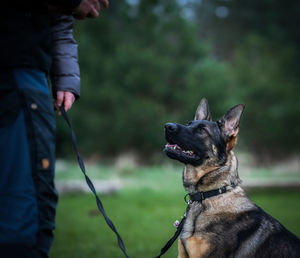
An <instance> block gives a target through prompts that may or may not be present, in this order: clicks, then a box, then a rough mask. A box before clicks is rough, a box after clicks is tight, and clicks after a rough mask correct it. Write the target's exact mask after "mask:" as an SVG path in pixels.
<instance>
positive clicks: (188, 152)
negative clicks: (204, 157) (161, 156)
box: [165, 143, 197, 158]
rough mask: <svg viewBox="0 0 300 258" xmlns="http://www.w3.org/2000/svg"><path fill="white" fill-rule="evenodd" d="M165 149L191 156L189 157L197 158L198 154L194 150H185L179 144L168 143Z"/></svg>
mask: <svg viewBox="0 0 300 258" xmlns="http://www.w3.org/2000/svg"><path fill="white" fill-rule="evenodd" d="M165 151H168V152H173V153H176V154H178V155H184V156H186V157H189V158H196V157H197V155H196V154H195V153H194V152H193V151H192V150H183V149H182V148H181V147H180V146H178V145H177V144H170V143H167V144H166V146H165Z"/></svg>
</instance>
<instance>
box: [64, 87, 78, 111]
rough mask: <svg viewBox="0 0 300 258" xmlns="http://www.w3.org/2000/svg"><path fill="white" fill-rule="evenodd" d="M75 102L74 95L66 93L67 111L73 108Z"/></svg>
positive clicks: (65, 103)
mask: <svg viewBox="0 0 300 258" xmlns="http://www.w3.org/2000/svg"><path fill="white" fill-rule="evenodd" d="M74 101H75V96H74V94H73V93H72V92H65V101H64V107H65V110H66V111H67V110H69V109H70V108H71V107H72V105H73V103H74Z"/></svg>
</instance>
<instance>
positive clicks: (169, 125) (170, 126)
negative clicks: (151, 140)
mask: <svg viewBox="0 0 300 258" xmlns="http://www.w3.org/2000/svg"><path fill="white" fill-rule="evenodd" d="M165 130H166V131H168V132H169V133H173V132H175V131H176V130H177V124H174V123H166V124H165Z"/></svg>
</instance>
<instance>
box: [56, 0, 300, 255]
mask: <svg viewBox="0 0 300 258" xmlns="http://www.w3.org/2000/svg"><path fill="white" fill-rule="evenodd" d="M299 10H300V2H299V1H295V0H285V1H283V0H274V1H270V0H243V1H238V0H163V1H158V0H126V1H110V7H109V9H107V10H103V11H102V13H101V14H100V16H99V17H98V19H96V20H86V21H83V22H82V21H79V22H76V24H75V30H74V35H75V38H76V40H77V42H78V44H79V63H80V67H81V79H82V88H81V98H80V99H79V100H78V101H77V103H76V104H75V105H74V107H73V108H72V110H71V111H70V112H69V115H70V118H71V121H72V124H73V128H74V129H75V131H76V134H77V138H78V143H79V148H80V152H81V153H82V155H83V156H84V159H85V161H86V163H87V165H88V174H89V175H90V176H91V177H92V178H93V180H95V181H96V183H98V184H99V192H100V193H102V194H103V195H104V196H103V198H104V204H105V205H106V206H107V209H108V210H109V212H108V213H109V214H110V216H112V217H113V220H114V221H116V224H117V225H116V226H117V228H120V229H121V230H120V231H121V232H120V233H121V235H124V240H125V245H126V244H127V245H128V252H129V254H130V255H132V257H153V256H155V255H157V254H158V253H159V250H160V248H161V247H162V246H163V245H164V244H165V242H166V241H167V240H168V239H169V238H170V237H171V235H172V234H173V232H174V229H173V228H172V224H173V221H174V220H175V219H179V218H180V216H182V214H183V213H184V210H185V203H184V202H183V199H182V198H183V196H184V190H183V187H182V185H181V171H182V165H181V164H177V163H176V162H175V161H171V160H169V159H168V158H167V157H166V156H165V155H164V153H163V152H162V150H163V148H164V145H165V139H164V133H163V128H164V124H165V123H166V122H178V123H184V124H185V123H187V122H188V121H190V120H191V119H193V117H194V112H195V110H196V107H197V106H198V104H199V102H200V100H201V98H202V97H206V98H207V99H208V102H209V104H210V108H211V112H212V116H213V119H214V120H217V119H219V118H221V117H222V116H223V114H224V113H225V112H226V111H227V110H228V109H229V108H231V107H232V106H234V105H236V104H240V103H244V104H245V105H246V109H245V112H244V115H243V118H242V121H241V129H240V134H239V142H238V146H237V148H236V151H235V152H236V154H237V157H238V159H239V160H240V175H241V178H242V179H243V181H244V186H245V187H246V189H247V193H248V194H249V196H250V197H251V199H253V200H254V201H255V202H257V203H258V204H259V205H260V206H261V207H262V208H263V209H265V210H266V211H267V212H269V213H271V215H272V216H274V217H276V218H278V219H279V220H280V221H281V222H282V223H283V224H284V225H285V226H286V227H287V228H288V229H289V230H291V231H293V232H294V233H295V234H297V235H298V236H300V222H299V221H300V202H299V198H300V193H299V188H300V156H299V151H300V120H299V118H300V101H299V95H300V85H299V84H300V62H299V58H300V30H299V24H300V15H299ZM57 128H58V134H57V156H58V161H57V166H56V167H57V178H56V183H57V187H58V188H59V191H60V192H61V193H65V194H62V195H61V201H60V204H59V209H58V217H57V230H56V240H55V243H54V247H53V249H52V257H122V255H121V253H120V252H119V251H118V248H117V243H116V239H115V238H114V236H113V235H112V233H111V232H110V231H109V230H107V229H106V228H107V227H106V225H105V224H104V223H103V222H102V221H103V218H100V219H99V218H98V217H101V216H100V215H99V214H98V213H97V212H96V211H95V209H96V206H95V203H94V200H93V197H92V196H90V195H86V194H84V195H82V194H80V193H83V192H85V190H83V186H82V185H81V184H84V182H83V181H82V180H83V177H82V175H81V174H80V173H81V172H80V171H79V169H78V168H77V165H76V164H75V158H74V156H73V155H74V154H73V151H72V150H71V142H70V135H69V131H68V128H67V126H66V124H65V122H64V121H63V119H61V118H58V121H57ZM74 186H76V187H74ZM75 192H76V193H75ZM105 194H106V195H105ZM95 217H96V219H95ZM75 225H76V227H75ZM106 230H107V231H106ZM82 238H83V239H85V240H86V241H87V242H88V244H83V243H82ZM66 241H69V243H68V242H66ZM66 243H67V244H66ZM166 257H176V246H175V247H173V248H172V249H171V251H170V253H169V254H168V255H166Z"/></svg>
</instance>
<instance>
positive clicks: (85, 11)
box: [73, 0, 109, 20]
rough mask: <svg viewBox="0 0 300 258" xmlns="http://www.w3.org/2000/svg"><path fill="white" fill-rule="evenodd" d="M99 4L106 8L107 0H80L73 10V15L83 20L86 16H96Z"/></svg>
mask: <svg viewBox="0 0 300 258" xmlns="http://www.w3.org/2000/svg"><path fill="white" fill-rule="evenodd" d="M100 4H101V5H103V7H104V8H108V5H109V2H108V0H82V1H81V3H80V5H79V6H78V7H76V8H75V9H74V10H73V16H74V18H76V19H79V20H83V19H85V18H86V17H88V18H97V17H98V16H99V12H100V9H101V7H100Z"/></svg>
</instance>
